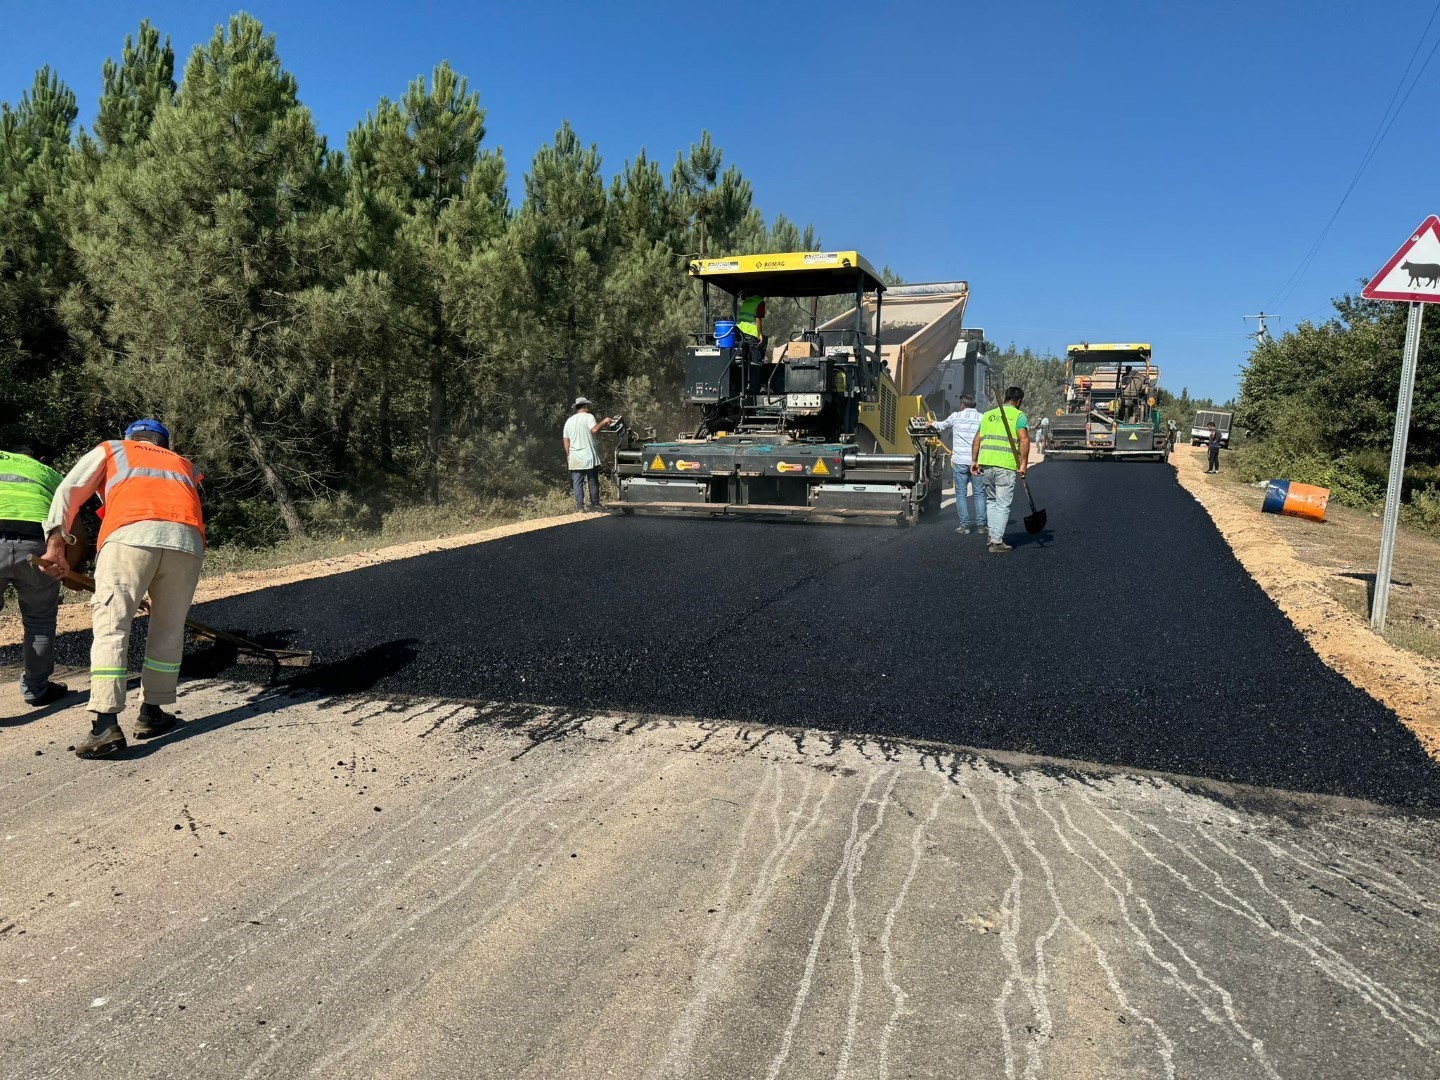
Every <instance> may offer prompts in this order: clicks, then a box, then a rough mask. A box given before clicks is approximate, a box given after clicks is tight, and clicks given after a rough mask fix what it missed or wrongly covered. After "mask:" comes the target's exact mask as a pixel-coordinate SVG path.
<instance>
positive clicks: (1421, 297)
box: [1360, 214, 1440, 304]
mask: <svg viewBox="0 0 1440 1080" xmlns="http://www.w3.org/2000/svg"><path fill="white" fill-rule="evenodd" d="M1427 231H1428V232H1432V233H1434V234H1435V238H1436V239H1437V240H1440V217H1436V216H1435V215H1434V214H1431V215H1430V216H1429V217H1427V218H1426V219H1425V220H1424V221H1422V222H1421V223H1420V227H1419V228H1418V229H1416V230H1415V231H1414V232H1412V233H1411V234H1410V239H1409V240H1406V241H1405V243H1403V244H1401V245H1400V250H1399V251H1397V252H1395V254H1394V255H1391V256H1390V261H1389V262H1387V263H1386V264H1385V265H1384V266H1382V267H1381V268H1380V272H1379V273H1378V274H1376V275H1375V276H1374V277H1372V278H1371V279H1370V281H1369V282H1368V283H1367V284H1366V286H1365V288H1363V289H1361V290H1360V295H1361V296H1363V297H1365V299H1367V300H1410V301H1413V302H1415V303H1419V304H1440V293H1433V292H1428V293H1421V292H1390V291H1386V292H1379V291H1377V290H1376V289H1375V283H1376V282H1379V281H1384V280H1385V278H1386V276H1387V275H1388V274H1389V273H1390V271H1391V270H1394V269H1395V267H1397V266H1399V265H1400V260H1402V259H1403V258H1405V256H1406V255H1408V254H1410V249H1411V248H1413V247H1414V246H1415V244H1416V243H1417V242H1418V241H1419V239H1420V237H1421V236H1423V235H1424V234H1425V233H1426V232H1427Z"/></svg>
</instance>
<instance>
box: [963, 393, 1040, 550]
mask: <svg viewBox="0 0 1440 1080" xmlns="http://www.w3.org/2000/svg"><path fill="white" fill-rule="evenodd" d="M1024 401H1025V391H1024V390H1021V389H1020V387H1018V386H1012V387H1010V388H1009V389H1007V390H1006V391H1005V401H1004V403H1003V404H1001V406H1000V407H999V408H997V409H991V410H990V411H989V412H987V413H986V414H985V415H984V416H983V417H982V418H981V420H980V434H979V437H978V438H977V439H976V440H975V445H974V448H973V450H972V451H971V455H970V473H971V475H973V476H980V477H983V478H984V481H985V509H986V514H987V515H988V517H989V525H990V547H989V550H990V551H991V552H993V553H999V552H1003V551H1009V550H1010V545H1009V544H1007V543H1006V542H1005V525H1006V523H1008V522H1009V520H1010V503H1011V502H1012V501H1013V500H1014V498H1015V480H1016V478H1017V477H1019V478H1021V479H1023V478H1024V476H1025V468H1026V465H1027V464H1028V463H1029V461H1030V431H1029V428H1030V421H1029V420H1027V419H1026V417H1025V414H1024V413H1023V412H1021V411H1020V406H1021V405H1022V404H1023V403H1024Z"/></svg>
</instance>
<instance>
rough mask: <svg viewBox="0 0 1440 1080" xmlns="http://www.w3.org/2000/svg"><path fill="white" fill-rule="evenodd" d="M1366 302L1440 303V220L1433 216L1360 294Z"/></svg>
mask: <svg viewBox="0 0 1440 1080" xmlns="http://www.w3.org/2000/svg"><path fill="white" fill-rule="evenodd" d="M1360 295H1361V296H1364V297H1365V298H1366V299H1367V300H1413V301H1415V302H1417V303H1421V304H1435V303H1440V218H1436V216H1435V215H1434V214H1431V215H1430V216H1429V217H1427V218H1426V219H1425V220H1424V221H1423V222H1421V223H1420V227H1419V228H1418V229H1416V230H1415V231H1414V232H1413V233H1411V234H1410V239H1409V240H1406V241H1405V243H1404V244H1402V245H1401V246H1400V250H1399V251H1397V252H1395V254H1394V255H1392V256H1390V261H1389V262H1387V263H1386V264H1385V265H1384V266H1383V267H1382V268H1381V269H1380V272H1379V273H1378V274H1376V275H1375V276H1374V277H1373V278H1371V279H1370V284H1368V285H1366V286H1365V288H1364V289H1363V290H1361V293H1360Z"/></svg>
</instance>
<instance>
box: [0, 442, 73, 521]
mask: <svg viewBox="0 0 1440 1080" xmlns="http://www.w3.org/2000/svg"><path fill="white" fill-rule="evenodd" d="M64 479H65V478H64V477H63V476H61V475H60V474H59V473H58V472H56V471H55V470H54V469H52V468H50V466H48V465H42V464H41V463H40V462H38V461H36V460H35V459H34V458H32V457H26V456H25V455H24V454H10V453H6V452H5V451H3V450H0V521H35V522H40V521H44V520H45V519H46V517H48V516H49V514H50V500H51V499H53V498H54V497H55V489H56V488H58V487H59V486H60V481H61V480H64Z"/></svg>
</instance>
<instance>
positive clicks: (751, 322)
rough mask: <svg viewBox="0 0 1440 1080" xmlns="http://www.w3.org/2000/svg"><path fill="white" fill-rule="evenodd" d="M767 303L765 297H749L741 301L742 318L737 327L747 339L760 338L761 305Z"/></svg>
mask: <svg viewBox="0 0 1440 1080" xmlns="http://www.w3.org/2000/svg"><path fill="white" fill-rule="evenodd" d="M764 302H765V298H764V297H763V296H747V297H746V298H745V299H744V300H742V301H740V318H739V319H738V320H737V321H736V323H735V325H736V326H738V327H739V328H740V332H741V333H742V334H744V335H745V336H746V337H752V338H758V337H759V336H760V323H759V321H758V320H759V318H760V305H761V304H763V303H764Z"/></svg>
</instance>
